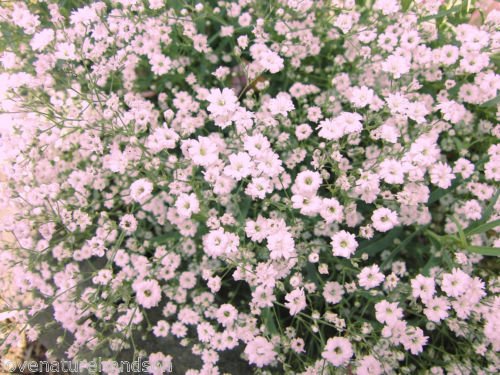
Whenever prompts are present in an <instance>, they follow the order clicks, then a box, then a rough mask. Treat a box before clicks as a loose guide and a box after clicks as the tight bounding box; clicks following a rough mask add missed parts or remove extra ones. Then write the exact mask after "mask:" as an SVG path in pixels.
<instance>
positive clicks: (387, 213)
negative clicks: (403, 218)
mask: <svg viewBox="0 0 500 375" xmlns="http://www.w3.org/2000/svg"><path fill="white" fill-rule="evenodd" d="M372 222H373V223H372V225H373V228H375V229H376V230H378V231H379V232H387V231H388V230H390V229H392V228H394V227H395V226H396V225H398V224H399V220H398V215H397V214H396V212H394V211H392V210H390V209H388V208H385V207H382V208H378V209H376V210H375V211H373V214H372Z"/></svg>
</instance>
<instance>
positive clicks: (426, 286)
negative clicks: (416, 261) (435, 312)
mask: <svg viewBox="0 0 500 375" xmlns="http://www.w3.org/2000/svg"><path fill="white" fill-rule="evenodd" d="M435 288H436V283H435V282H434V279H433V278H431V277H425V276H423V275H417V276H416V277H415V278H414V279H413V280H411V289H412V296H413V298H421V299H422V301H424V302H425V301H427V300H428V299H430V298H432V296H433V295H434V292H435Z"/></svg>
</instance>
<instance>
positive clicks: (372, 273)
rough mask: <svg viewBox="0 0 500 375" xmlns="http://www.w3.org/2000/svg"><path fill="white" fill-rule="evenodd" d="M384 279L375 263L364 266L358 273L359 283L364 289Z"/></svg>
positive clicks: (374, 285) (370, 287) (378, 283)
mask: <svg viewBox="0 0 500 375" xmlns="http://www.w3.org/2000/svg"><path fill="white" fill-rule="evenodd" d="M384 279H385V276H384V274H383V273H381V272H380V268H379V266H377V265H376V264H374V265H372V266H369V267H364V268H363V269H362V270H361V272H360V273H359V274H358V280H359V281H358V282H359V285H360V286H362V287H363V288H365V289H372V288H375V287H376V286H378V285H380V284H381V283H382V282H383V281H384Z"/></svg>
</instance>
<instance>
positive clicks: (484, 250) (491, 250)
mask: <svg viewBox="0 0 500 375" xmlns="http://www.w3.org/2000/svg"><path fill="white" fill-rule="evenodd" d="M465 249H466V250H467V251H470V252H471V253H476V254H481V255H489V256H495V257H500V247H489V246H467V247H466V248H465Z"/></svg>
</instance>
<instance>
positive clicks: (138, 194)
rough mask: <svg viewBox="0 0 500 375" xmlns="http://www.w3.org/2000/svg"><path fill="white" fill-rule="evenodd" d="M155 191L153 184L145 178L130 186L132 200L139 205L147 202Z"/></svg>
mask: <svg viewBox="0 0 500 375" xmlns="http://www.w3.org/2000/svg"><path fill="white" fill-rule="evenodd" d="M152 191H153V184H152V183H151V182H150V181H149V180H148V179H145V178H141V179H140V180H136V181H134V182H133V183H132V185H130V196H131V197H132V199H133V200H134V201H136V202H139V203H144V202H146V201H147V200H148V199H149V198H150V197H151V192H152Z"/></svg>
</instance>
